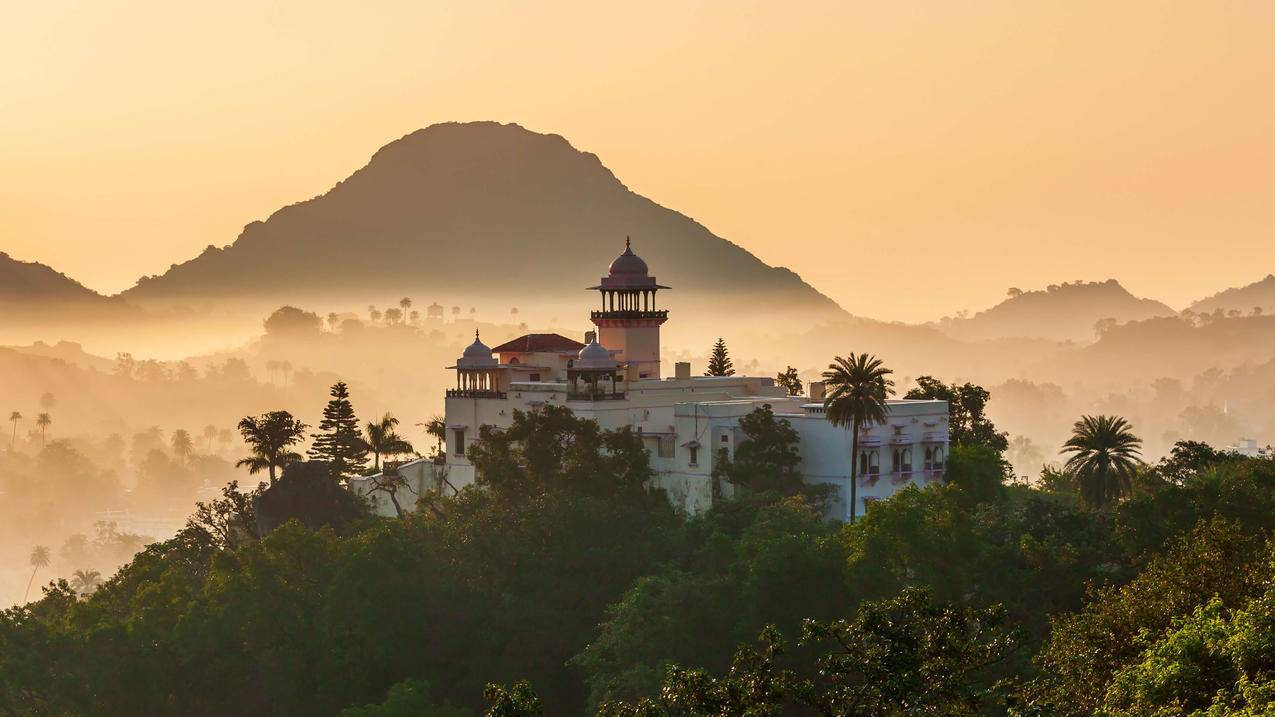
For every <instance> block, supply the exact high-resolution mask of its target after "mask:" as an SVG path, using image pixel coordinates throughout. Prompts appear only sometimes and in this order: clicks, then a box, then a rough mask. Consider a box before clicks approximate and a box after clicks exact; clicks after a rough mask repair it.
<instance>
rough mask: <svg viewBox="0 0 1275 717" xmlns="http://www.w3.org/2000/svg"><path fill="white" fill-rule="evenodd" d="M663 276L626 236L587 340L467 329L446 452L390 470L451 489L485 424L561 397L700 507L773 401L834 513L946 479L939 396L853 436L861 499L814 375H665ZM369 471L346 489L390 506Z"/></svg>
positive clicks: (898, 409) (840, 431) (460, 484)
mask: <svg viewBox="0 0 1275 717" xmlns="http://www.w3.org/2000/svg"><path fill="white" fill-rule="evenodd" d="M668 288H669V287H667V286H662V285H660V284H659V283H657V282H656V280H655V277H654V276H651V275H650V272H649V269H648V267H647V264H646V262H644V261H643V260H642V259H641V258H640V257H639V256H637V255H636V254H635V253H634V252H633V249H632V247H631V246H630V244H629V242H628V241H627V240H626V241H625V247H624V252H623V253H622V254H620V255H619V256H618V257H616V259H615V260H614V261H612V262H611V265H610V267H609V268H608V271H607V275H606V276H604V277H602V279H601V280H600V281H599V282H598V284H597V285H596V286H593V287H590V290H593V291H597V292H598V293H599V295H600V303H599V304H598V306H599V309H598V310H596V311H592V312H591V313H590V317H589V318H590V319H591V321H592V323H593V325H594V327H595V328H596V330H595V331H589V332H586V333H585V335H584V337H583V338H584V341H583V342H580V341H576V340H574V339H571V338H568V337H565V336H560V335H558V334H527V335H525V336H521V337H519V338H516V339H514V340H512V341H508V342H506V343H503V344H501V345H499V346H495V347H488V346H487V345H486V344H484V343H483V342H482V339H481V337H480V336H478V334H477V332H475V336H474V342H473V343H472V344H470V345H469V347H467V348H466V349H465V351H464V353H463V354H462V355H461V356H460V358H458V359H457V360H456V363H455V365H453V366H449V367H448V369H449V370H452V371H455V375H456V381H455V388H452V389H448V390H447V395H446V398H445V400H446V408H445V413H444V421H445V423H446V426H447V442H446V456H445V461H444V462H442V463H435V462H432V461H429V460H427V459H420V460H416V461H411V462H409V463H406V464H401V465H398V466H395V467H393V468H391V469H388V470H395V471H397V472H398V473H399V476H400V477H401V478H402V480H403V481H405V482H406V484H407V485H408V487H409V488H410V489H411V491H412V492H413V493H424V492H426V491H430V490H441V491H445V492H452V491H458V490H460V489H461V488H464V487H465V486H468V485H471V484H473V483H474V482H475V475H474V466H473V465H472V464H471V463H470V462H469V461H468V459H467V457H466V453H467V450H468V447H469V446H470V445H471V444H472V443H473V442H474V441H476V440H477V439H478V434H479V431H480V429H481V428H482V427H484V426H492V427H496V428H502V427H507V426H509V425H510V424H511V423H512V421H513V417H514V412H515V411H528V410H532V409H535V408H536V407H538V406H545V405H559V406H565V407H567V408H569V409H570V410H571V411H572V412H573V413H575V414H576V415H577V416H580V417H582V418H588V419H592V420H595V421H597V422H598V424H599V425H600V426H601V427H602V428H604V429H614V428H621V427H624V426H630V427H632V428H633V429H635V430H636V431H638V432H639V433H640V434H641V436H642V440H643V442H644V444H645V446H646V449H647V451H648V452H649V453H650V457H651V467H652V469H653V471H654V472H655V478H654V480H655V483H656V484H657V486H658V487H660V488H663V489H664V490H665V491H666V492H667V494H668V496H669V499H670V500H671V501H673V503H674V505H675V506H678V507H680V508H682V509H684V510H685V511H687V512H690V513H695V512H699V511H702V510H705V509H707V508H708V507H709V506H711V505H712V502H713V489H712V482H713V481H712V474H713V464H714V461H716V460H720V459H721V456H723V455H725V456H726V458H727V459H729V458H730V457H731V456H732V455H733V453H734V450H735V448H736V446H737V445H738V444H739V442H740V441H741V440H742V439H743V434H742V431H741V430H740V428H739V421H740V419H741V418H743V417H744V416H746V415H747V414H748V413H750V412H751V411H753V410H754V409H756V408H759V407H761V406H763V405H769V406H771V408H772V409H773V411H774V412H775V414H776V417H777V418H782V419H784V420H787V421H788V422H789V423H790V424H791V425H792V426H793V428H795V429H796V431H797V433H798V435H799V436H800V439H801V440H800V448H799V450H800V454H801V459H802V463H801V470H802V473H803V475H804V477H805V479H806V480H807V481H810V482H812V483H824V484H829V485H831V486H832V487H833V491H832V495H833V499H832V501H831V505H830V507H829V513H830V515H829V517H831V518H836V519H839V520H846V519H848V518H849V517H850V511H852V510H853V511H855V513H856V514H862V513H863V512H864V511H865V510H866V506H867V504H868V503H870V502H871V501H874V500H881V499H884V498H887V497H889V496H890V495H892V494H893V493H895V492H896V491H898V490H900V489H902V488H903V487H904V486H907V485H925V484H927V483H931V482H934V481H937V480H940V479H941V478H942V476H943V471H944V465H945V460H946V455H947V450H948V445H947V420H948V409H947V402H945V401H915V400H890V401H888V402H887V404H888V409H889V418H888V420H887V421H886V422H885V423H884V424H881V425H871V426H867V427H865V428H864V429H863V430H862V431H861V434H860V436H859V455H858V456H857V457H856V460H857V461H858V464H859V478H858V480H859V486H858V491H857V498H858V500H857V503H858V504H857V505H853V506H852V505H850V504H849V501H850V490H849V480H850V461H851V456H850V451H851V441H850V430H849V429H848V428H842V427H838V426H834V425H832V424H831V423H829V422H828V420H827V419H826V417H825V416H824V406H823V386H822V384H819V383H814V384H811V386H810V391H809V395H807V396H789V395H787V393H786V392H785V391H784V390H783V389H781V388H779V387H778V386H776V384H775V380H774V379H773V378H768V377H760V376H692V375H691V368H690V364H689V363H683V362H679V363H676V364H675V366H674V371H673V375H671V376H665V375H664V374H663V370H662V364H661V359H660V327H661V326H662V325H663V324H664V323H665V322H666V321H667V320H668V318H669V316H668V311H667V310H665V309H661V308H658V303H657V300H656V297H657V294H658V293H659V291H660V290H662V289H668ZM376 480H377V477H372V478H362V479H355V480H352V481H351V487H352V489H353V490H355V491H356V492H359V493H360V494H363V495H367V496H368V498H369V499H370V500H371V501H372V502H373V505H374V507H375V508H376V509H377V511H378V512H381V513H383V514H386V515H394V514H395V511H394V508H393V506H392V505H391V504H390V503H391V501H390V500H389V498H388V496H387V495H385V494H384V493H383V492H381V491H373V490H371V489H372V487H373V486H374V485H375V481H376ZM724 494H725V495H729V491H728V490H726V491H724ZM414 500H415V498H414V497H412V498H411V499H410V500H407V501H406V502H407V503H412V502H414Z"/></svg>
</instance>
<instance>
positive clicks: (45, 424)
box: [35, 413, 53, 446]
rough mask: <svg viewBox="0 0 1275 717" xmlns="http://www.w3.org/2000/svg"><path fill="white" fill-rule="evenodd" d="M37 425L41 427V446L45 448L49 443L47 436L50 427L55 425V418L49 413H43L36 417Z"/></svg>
mask: <svg viewBox="0 0 1275 717" xmlns="http://www.w3.org/2000/svg"><path fill="white" fill-rule="evenodd" d="M35 425H37V426H39V427H40V445H41V446H43V445H44V444H45V443H46V442H47V441H46V439H45V434H46V433H47V432H48V430H49V426H51V425H53V417H52V416H50V415H49V414H47V413H41V414H40V415H38V416H36V417H35Z"/></svg>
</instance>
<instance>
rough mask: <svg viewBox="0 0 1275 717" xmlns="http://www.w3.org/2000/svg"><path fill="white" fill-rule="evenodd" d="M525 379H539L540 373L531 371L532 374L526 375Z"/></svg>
mask: <svg viewBox="0 0 1275 717" xmlns="http://www.w3.org/2000/svg"><path fill="white" fill-rule="evenodd" d="M527 380H528V381H539V380H540V374H538V373H533V374H531V375H530V376H528V377H527Z"/></svg>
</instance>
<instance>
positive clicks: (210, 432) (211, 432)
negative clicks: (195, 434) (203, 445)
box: [204, 423, 217, 453]
mask: <svg viewBox="0 0 1275 717" xmlns="http://www.w3.org/2000/svg"><path fill="white" fill-rule="evenodd" d="M216 437H217V427H216V426H214V425H212V424H211V423H210V424H208V425H207V426H204V440H205V441H208V452H209V453H212V442H213V439H214V438H216Z"/></svg>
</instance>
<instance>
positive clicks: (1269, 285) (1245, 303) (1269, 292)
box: [1191, 274, 1275, 314]
mask: <svg viewBox="0 0 1275 717" xmlns="http://www.w3.org/2000/svg"><path fill="white" fill-rule="evenodd" d="M1254 308H1261V310H1262V313H1275V274H1267V275H1266V278H1265V279H1262V280H1260V281H1255V282H1253V283H1252V284H1249V285H1247V286H1239V287H1234V288H1230V289H1226V290H1225V291H1220V292H1218V293H1216V294H1214V295H1213V296H1210V297H1208V298H1206V299H1200V300H1199V301H1197V302H1195V303H1194V304H1191V311H1194V312H1195V313H1197V314H1211V313H1213V312H1215V311H1217V310H1219V309H1220V310H1221V311H1222V312H1224V313H1225V312H1229V311H1239V312H1240V313H1243V314H1249V313H1253V309H1254Z"/></svg>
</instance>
